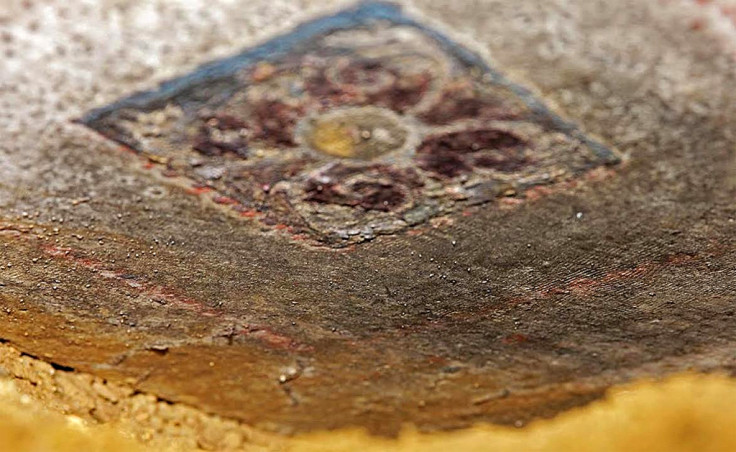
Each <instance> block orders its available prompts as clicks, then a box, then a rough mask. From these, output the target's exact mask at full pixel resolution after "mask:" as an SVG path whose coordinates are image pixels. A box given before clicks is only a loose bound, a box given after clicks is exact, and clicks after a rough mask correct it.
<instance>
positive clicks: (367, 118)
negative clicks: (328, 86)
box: [299, 107, 409, 160]
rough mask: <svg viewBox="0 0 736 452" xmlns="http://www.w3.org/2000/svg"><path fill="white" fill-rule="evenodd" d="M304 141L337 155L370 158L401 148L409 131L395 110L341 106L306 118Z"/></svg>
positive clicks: (327, 152)
mask: <svg viewBox="0 0 736 452" xmlns="http://www.w3.org/2000/svg"><path fill="white" fill-rule="evenodd" d="M299 134H300V135H301V139H302V140H303V143H304V144H306V145H308V146H309V147H310V148H312V149H313V150H315V151H317V152H319V153H322V154H326V155H329V156H332V157H337V158H346V159H361V160H372V159H374V158H377V157H380V156H382V155H384V154H387V153H390V152H394V151H397V150H399V149H402V148H403V147H404V146H405V144H406V143H407V140H408V138H409V130H408V128H407V126H406V124H404V122H403V121H402V119H401V118H400V117H399V116H397V115H396V114H395V113H393V112H391V111H388V110H385V109H382V108H377V107H351V108H341V109H337V110H332V111H329V112H326V113H323V114H321V115H319V116H317V117H312V118H309V119H307V120H306V121H305V122H304V123H303V124H302V126H301V127H300V131H299Z"/></svg>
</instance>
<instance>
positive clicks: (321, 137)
mask: <svg viewBox="0 0 736 452" xmlns="http://www.w3.org/2000/svg"><path fill="white" fill-rule="evenodd" d="M351 132H352V131H351V128H350V127H348V126H346V125H345V124H340V123H339V122H336V121H323V122H318V123H317V124H315V125H314V127H313V129H312V133H311V137H310V138H311V139H310V142H311V143H310V144H311V145H312V147H314V148H315V149H316V150H318V151H320V152H323V153H325V154H327V155H332V156H335V157H342V158H351V157H355V151H356V144H357V143H356V142H355V138H354V137H353V133H351Z"/></svg>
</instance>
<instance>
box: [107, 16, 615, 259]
mask: <svg viewBox="0 0 736 452" xmlns="http://www.w3.org/2000/svg"><path fill="white" fill-rule="evenodd" d="M96 128H97V129H98V130H100V131H101V132H102V133H104V134H106V135H108V136H112V137H113V138H115V139H116V140H118V141H122V142H124V143H126V144H128V145H129V146H131V147H133V148H134V149H136V150H137V151H139V152H141V153H143V154H144V155H147V156H148V157H149V158H151V159H152V160H154V161H156V162H161V163H164V164H165V165H166V166H167V174H172V175H182V176H184V177H187V178H188V179H190V180H194V181H195V183H196V184H198V185H199V186H203V187H209V188H212V189H214V190H216V191H217V193H218V195H217V196H218V198H217V199H226V200H228V203H229V204H232V205H233V208H235V209H236V210H239V211H241V212H244V213H249V214H250V216H257V217H258V218H260V220H261V222H262V224H264V225H266V226H269V227H277V228H284V227H286V228H288V229H289V230H290V231H291V232H292V233H294V234H302V235H306V236H308V237H311V238H312V239H314V240H316V241H317V242H320V243H323V244H330V245H334V246H341V245H344V244H348V243H352V242H360V241H364V240H368V239H371V238H373V237H375V236H376V235H379V234H392V233H396V232H398V231H401V230H403V229H406V228H409V227H412V226H415V225H417V224H419V223H423V222H426V221H428V220H429V219H431V218H433V217H436V216H438V215H443V214H447V213H449V212H452V211H454V210H456V209H457V208H458V206H462V205H470V204H481V203H485V202H488V201H491V200H493V199H495V198H497V197H499V196H519V195H520V194H522V193H523V191H524V190H525V189H526V188H528V187H531V186H533V185H537V184H544V183H550V182H553V181H555V180H559V179H564V178H569V177H574V176H575V175H576V174H579V173H580V172H581V171H585V170H587V169H589V168H591V167H594V166H596V165H599V164H600V159H598V157H596V155H595V153H593V152H590V149H588V147H587V144H586V143H585V142H584V141H582V140H580V139H579V138H575V137H574V136H572V135H571V134H569V133H565V132H562V131H560V130H559V127H557V126H555V125H554V121H553V120H551V119H550V118H549V117H545V116H544V115H543V114H540V112H539V111H537V110H534V109H533V108H531V107H530V106H529V102H527V101H525V100H524V99H523V98H522V95H520V93H519V92H518V91H515V90H514V89H512V87H510V86H509V85H507V84H503V83H499V82H498V81H496V80H494V79H493V77H491V76H490V75H489V74H488V73H487V72H485V71H483V70H481V69H480V68H478V67H475V66H473V65H470V64H468V63H467V61H465V60H463V59H462V58H459V57H457V55H455V54H453V53H452V52H449V51H448V49H447V48H446V46H444V45H443V44H442V42H440V41H438V40H437V39H435V38H434V37H431V36H428V35H427V34H426V33H424V32H423V31H422V30H420V29H417V28H416V27H412V26H402V25H395V24H381V23H377V24H372V25H371V26H366V27H359V28H354V29H348V30H337V31H333V32H329V33H326V34H324V35H320V36H317V37H315V38H314V39H312V40H308V41H307V42H304V43H303V44H301V45H298V46H296V47H295V48H292V49H291V50H290V51H288V52H285V53H284V54H283V55H280V56H279V57H278V58H270V59H268V60H262V61H260V62H257V63H255V64H251V65H248V66H247V67H244V68H242V69H239V70H237V71H233V73H232V74H229V75H228V76H226V77H221V78H219V79H217V80H216V81H212V82H211V83H206V84H203V83H200V84H193V85H192V87H191V88H190V89H187V90H184V91H182V92H181V93H179V94H178V95H177V96H174V97H172V98H168V99H166V101H165V102H157V103H151V105H146V106H145V108H121V109H119V110H117V111H116V112H115V114H113V115H111V116H109V117H107V118H105V119H104V120H102V121H99V123H98V124H96Z"/></svg>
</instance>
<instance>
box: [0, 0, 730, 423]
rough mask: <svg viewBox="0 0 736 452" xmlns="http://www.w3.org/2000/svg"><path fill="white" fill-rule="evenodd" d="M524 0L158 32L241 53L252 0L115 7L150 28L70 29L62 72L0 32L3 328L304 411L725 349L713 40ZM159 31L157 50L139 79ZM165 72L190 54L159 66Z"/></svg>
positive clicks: (238, 399) (586, 380)
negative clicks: (249, 32) (266, 26)
mask: <svg viewBox="0 0 736 452" xmlns="http://www.w3.org/2000/svg"><path fill="white" fill-rule="evenodd" d="M269 3H273V4H274V5H276V4H279V5H282V6H283V5H284V4H282V3H280V2H269ZM481 3H483V2H481ZM507 3H509V4H505V2H500V3H495V2H489V3H487V4H486V3H483V4H482V5H480V6H479V7H478V8H472V9H471V8H460V9H458V8H456V7H450V6H448V5H449V4H446V3H445V2H441V1H426V2H418V4H417V8H419V9H420V10H421V11H423V12H424V14H425V15H426V17H421V14H419V12H417V11H414V12H412V11H406V10H403V11H400V10H399V9H397V8H395V7H392V6H388V5H385V4H369V5H372V6H364V7H363V8H362V9H361V8H359V9H347V10H344V11H347V12H341V13H340V12H338V13H334V12H333V13H329V14H328V15H327V16H322V17H326V18H322V19H316V22H314V21H309V20H305V21H302V22H301V23H302V24H306V25H301V26H299V27H297V28H295V29H294V30H296V31H288V30H284V29H283V28H282V29H281V31H280V34H279V36H281V37H280V38H275V39H276V40H275V41H274V40H265V44H262V45H261V46H260V47H259V46H256V47H251V48H252V49H253V50H249V51H246V52H245V53H244V54H241V55H240V56H236V57H233V58H230V59H226V60H220V62H215V63H212V64H210V65H208V66H205V67H204V68H203V69H199V70H196V69H195V70H192V64H191V63H190V61H191V60H187V58H188V55H190V54H191V55H199V54H198V53H197V52H196V51H195V50H194V49H196V48H197V44H194V43H188V44H187V43H184V42H179V40H178V39H177V38H176V36H175V35H174V36H172V34H171V33H169V32H168V28H167V27H177V26H178V25H177V22H176V20H175V19H176V17H179V16H182V17H185V19H181V20H184V21H186V23H187V24H189V25H191V27H193V28H192V29H193V30H200V31H201V33H202V34H197V33H199V32H196V33H195V31H191V30H190V31H191V33H193V36H201V38H198V39H201V40H202V42H206V41H207V39H206V38H205V37H204V36H206V35H207V34H213V35H214V36H216V37H217V38H218V39H220V38H221V39H224V40H225V42H226V45H224V48H221V49H220V50H219V51H218V52H219V53H218V52H214V53H213V55H214V54H217V55H223V54H226V53H227V54H230V55H232V54H233V53H236V52H237V51H238V50H239V49H242V48H243V45H242V44H244V43H246V42H247V43H249V44H251V45H252V44H253V42H254V39H252V38H249V39H245V40H244V41H237V40H234V39H231V40H229V41H228V40H226V38H225V37H224V36H225V35H224V31H222V30H225V29H229V30H232V29H233V28H232V27H237V26H238V24H241V23H244V21H245V20H246V18H244V17H243V16H238V14H239V13H238V11H239V9H238V8H235V7H232V8H233V9H228V8H230V7H228V6H226V5H225V4H217V5H215V6H212V8H213V9H214V10H216V11H220V13H221V14H220V15H219V16H213V17H218V19H215V18H210V19H202V17H204V15H196V18H195V17H189V16H186V14H183V13H182V14H179V13H177V11H179V10H177V9H174V10H173V12H172V11H169V10H166V9H165V8H163V11H164V12H160V13H156V14H160V15H161V17H165V18H166V19H167V23H168V24H169V25H167V26H166V27H165V26H163V25H161V26H160V28H156V27H153V26H152V25H150V24H149V25H145V26H143V25H136V24H138V22H136V21H137V20H139V18H138V17H137V16H135V15H133V13H126V12H119V14H121V17H123V19H120V20H121V21H122V22H123V23H124V24H126V26H130V27H134V28H133V29H134V30H136V31H135V33H131V34H130V35H125V36H123V37H117V38H116V37H110V38H109V41H108V42H104V41H105V40H103V39H101V36H100V34H94V33H92V32H89V31H84V30H81V31H80V30H77V31H68V32H67V31H62V30H55V31H53V33H52V32H49V33H51V35H52V36H59V39H57V40H56V41H58V42H62V43H63V42H65V39H62V38H63V37H65V36H67V34H65V33H69V34H70V35H72V34H75V33H76V34H81V36H83V37H84V39H83V40H84V41H85V42H87V45H89V46H90V49H92V50H90V51H89V54H90V55H91V56H89V61H87V60H84V61H86V64H82V63H81V62H77V63H75V64H76V66H80V67H81V66H84V67H85V70H88V71H90V72H89V75H90V77H81V76H79V77H70V78H68V79H67V78H64V76H62V75H59V74H63V73H64V70H63V69H58V68H59V67H62V68H64V67H67V66H64V65H63V64H64V62H67V63H68V62H69V61H76V60H73V59H72V58H77V57H78V55H79V54H80V53H74V52H71V51H69V50H65V52H67V53H65V54H64V55H62V56H57V57H48V58H49V59H50V60H51V61H52V62H54V63H55V64H56V66H55V65H53V64H49V66H48V67H49V69H48V71H49V74H50V75H49V77H46V78H41V77H34V78H32V79H31V78H30V76H29V75H23V74H30V73H31V71H30V69H31V68H33V67H35V66H34V65H35V64H37V63H36V62H35V61H34V60H32V59H31V56H28V55H33V53H32V52H28V55H26V56H23V57H17V58H16V59H12V58H9V66H11V69H12V68H13V67H16V68H21V69H18V70H15V69H13V70H9V71H8V74H9V75H8V77H9V78H10V79H11V81H12V82H13V83H14V84H15V85H16V86H27V89H25V88H24V89H19V88H17V89H14V90H10V89H9V90H8V91H7V92H8V95H7V97H6V98H5V99H4V100H3V105H4V106H3V108H7V105H8V104H10V103H12V104H13V105H16V106H17V107H14V108H13V109H9V108H8V109H7V111H8V112H9V113H7V115H8V116H7V117H8V118H10V120H8V121H7V122H6V123H2V124H0V125H2V127H3V132H2V133H3V134H4V136H7V137H9V138H8V139H7V140H6V142H4V144H3V146H4V148H3V153H2V154H0V163H2V166H1V167H0V175H1V176H2V180H0V217H1V220H0V242H1V243H0V251H1V252H2V255H1V256H2V259H1V262H0V264H2V267H1V268H2V270H0V284H2V285H0V300H1V302H2V307H3V309H4V311H3V312H4V314H3V315H2V316H1V317H0V338H2V339H3V340H6V341H9V342H11V343H12V344H13V345H14V346H16V347H18V348H20V349H21V350H23V351H24V352H26V353H28V354H30V355H33V356H37V357H39V358H42V359H45V360H49V361H52V362H54V363H55V364H56V365H58V366H64V368H72V369H75V370H77V371H79V372H88V373H92V374H95V375H98V376H102V377H105V378H108V379H110V380H113V381H124V382H127V383H128V384H130V385H132V386H134V387H135V388H136V389H137V390H140V391H145V392H150V393H153V394H156V395H157V396H159V397H161V398H163V399H166V400H172V401H180V402H185V403H188V404H191V405H193V406H195V407H197V408H200V409H202V410H205V411H208V412H212V413H217V414H220V415H224V416H227V417H232V418H235V419H239V420H242V421H244V422H247V423H249V424H252V425H255V426H258V427H261V428H267V429H272V430H276V431H279V432H286V433H288V432H295V431H309V430H315V429H323V428H334V427H344V426H361V427H365V428H367V429H369V430H371V431H373V432H379V433H384V434H391V433H395V432H396V431H397V430H398V429H399V428H400V426H401V425H402V423H406V422H411V423H414V424H417V425H418V426H419V427H420V428H423V429H440V428H453V427H458V426H463V425H468V424H470V423H473V422H477V421H483V420H488V421H494V422H504V423H515V422H519V421H526V420H528V419H533V418H535V417H539V416H547V415H552V414H554V413H557V412H559V411H560V410H562V409H564V408H566V407H569V406H573V405H576V404H580V403H583V402H585V401H587V400H590V399H592V398H594V397H596V396H597V395H599V394H600V393H601V391H602V390H603V389H605V388H606V387H608V386H609V385H610V384H612V383H616V382H621V381H625V380H627V379H629V378H631V377H639V376H659V375H664V374H667V373H669V372H674V371H678V370H685V369H693V368H694V369H700V370H713V369H716V370H725V371H731V369H732V368H733V365H734V356H733V354H732V353H731V351H732V350H733V346H734V341H736V333H734V331H736V330H735V329H734V326H736V316H734V315H733V312H734V307H733V302H734V299H735V298H736V293H734V290H735V289H734V286H733V280H734V268H736V267H735V265H736V256H735V255H734V241H733V237H734V228H735V227H736V225H735V223H734V218H736V217H735V215H736V212H735V211H734V205H733V199H734V194H736V193H735V191H736V185H735V184H734V183H733V171H734V168H736V165H734V155H733V154H734V149H735V148H736V147H735V146H736V138H734V135H733V130H734V124H735V123H736V121H735V120H734V118H736V116H735V115H734V105H736V102H734V97H735V96H736V94H734V93H736V90H733V89H732V87H733V80H732V76H731V75H729V74H731V73H732V72H731V71H732V69H733V67H734V66H733V60H732V59H731V58H730V56H728V53H727V52H724V50H723V48H722V47H718V46H717V45H715V44H714V43H722V41H720V40H718V39H716V38H715V37H714V36H711V35H708V34H704V33H703V34H701V32H700V31H699V30H701V29H698V30H695V29H689V28H688V27H687V23H686V22H684V21H683V20H681V17H686V18H687V17H689V16H688V15H687V14H685V13H683V11H686V12H688V14H689V11H690V10H688V9H687V8H686V7H685V6H677V7H676V6H669V7H665V6H656V7H655V6H652V5H642V4H641V2H634V1H632V2H624V3H622V4H621V5H620V6H618V5H616V6H611V5H610V4H608V5H606V4H607V3H608V2H605V1H601V2H582V1H581V2H570V3H566V4H565V5H564V7H562V6H550V5H549V4H548V2H541V1H540V2H537V1H533V0H528V1H524V2H507ZM511 3H513V5H511ZM288 5H292V6H284V7H285V8H287V7H289V8H300V5H301V4H296V3H288ZM293 5H296V6H293ZM248 7H249V6H242V8H248ZM274 7H275V6H274ZM69 8H71V10H69V11H67V13H65V14H67V15H70V17H72V18H75V17H77V16H75V15H81V14H82V11H81V9H79V10H78V9H75V8H77V7H75V6H71V7H69ZM79 8H81V7H79ZM96 8H99V10H93V12H92V13H90V14H93V13H94V14H100V16H104V17H107V16H105V15H106V14H110V15H112V16H114V14H113V13H111V12H110V11H113V10H114V8H112V7H111V6H109V5H108V6H104V5H101V6H97V7H96ZM106 8H110V9H106ZM130 8H133V9H135V8H136V7H134V6H131V7H130ZM668 8H669V9H668ZM693 8H695V6H693ZM166 11H168V12H166ZM265 11H271V10H270V9H268V8H266V9H265ZM17 14H18V17H21V18H22V17H30V16H29V15H30V14H31V13H24V12H22V11H20V9H19V11H18V12H17ZM128 14H130V15H128ZM156 14H154V16H155V17H159V16H156ZM242 14H245V13H242ZM253 14H255V13H253ZM259 14H262V16H258V17H262V18H263V19H262V20H267V19H268V21H270V22H273V21H276V20H278V18H277V17H275V16H269V15H268V14H269V13H268V12H262V13H259ZM681 14H682V15H681ZM186 17H189V18H188V19H186ZM433 18H435V19H442V21H443V22H445V23H447V24H449V25H450V26H452V27H454V28H455V29H456V30H460V31H464V32H467V33H469V34H472V35H473V36H474V38H475V39H476V40H477V41H478V42H479V43H480V44H478V46H480V47H485V48H486V49H491V50H492V51H493V56H494V60H493V64H492V65H490V60H489V59H488V57H487V56H483V54H482V52H481V51H480V47H478V48H476V47H474V45H473V44H472V43H466V42H465V40H463V39H462V38H461V37H459V35H456V34H455V33H454V32H452V31H449V30H445V29H443V28H442V27H441V26H440V25H438V24H437V23H435V22H434V21H433ZM376 19H380V20H376ZM29 20H30V19H29ZM60 20H61V19H60ZM69 20H70V21H71V20H72V19H69ZM106 20H107V19H105V20H101V22H100V23H101V25H100V27H101V29H103V28H104V27H105V26H106V27H109V30H115V25H114V24H115V23H116V21H117V20H118V19H109V21H106ZM140 20H142V19H140ZM198 21H203V22H202V23H200V22H198ZM218 21H221V22H222V23H221V24H220V22H218ZM77 22H79V21H77ZM77 22H74V23H77ZM143 23H144V24H148V22H143ZM215 24H220V26H215ZM310 24H311V25H310ZM69 26H70V27H71V26H72V25H71V23H70V24H69ZM135 27H138V28H135ZM147 27H148V28H147ZM150 27H153V28H151V30H153V31H151V30H149V31H146V30H148V29H149V28H150ZM197 27H199V28H197ZM228 27H230V28H228ZM109 30H108V31H109ZM205 30H207V31H206V32H205ZM439 30H442V31H439ZM621 30H626V33H622V32H621ZM686 31H687V32H686ZM14 33H15V32H14ZM85 33H92V34H89V35H87V34H85ZM99 33H101V34H102V35H104V34H105V32H104V31H101V32H99ZM146 33H148V34H146ZM283 33H286V34H283ZM137 34H142V35H141V36H142V38H141V41H138V40H137V39H138V38H137ZM16 35H18V36H22V33H20V32H17V33H16V34H13V35H12V36H16ZM91 36H97V38H98V39H97V40H95V39H92V38H91ZM110 36H113V34H112V32H110ZM448 36H453V38H452V39H450V38H448ZM13 39H18V38H13ZM70 39H71V38H70ZM719 39H720V38H719ZM98 41H99V42H98ZM461 41H462V45H461V44H457V43H458V42H461ZM11 42H15V41H12V40H11ZM154 42H155V43H159V44H161V47H160V48H159V47H155V46H154V47H155V48H147V49H146V50H145V51H144V52H142V53H140V54H136V53H132V54H130V55H127V58H128V59H123V60H120V59H114V58H112V57H111V58H112V59H107V57H106V56H105V55H106V54H105V53H104V49H105V48H107V47H108V46H117V45H120V46H127V45H132V44H130V43H137V44H136V45H139V46H142V47H141V48H143V47H145V45H144V44H150V43H154ZM363 42H365V43H368V44H369V45H366V46H365V47H361V45H360V43H363ZM274 43H275V44H274ZM3 45H7V46H10V45H15V44H3ZM38 45H39V46H40V44H38ZM157 45H158V44H157ZM164 47H165V48H167V49H174V50H169V51H170V52H174V54H175V55H177V56H176V58H174V57H172V58H173V59H168V60H167V59H166V57H164V55H165V54H166V52H164V50H162V49H163V48H164ZM13 48H15V47H13ZM30 48H35V47H33V46H30ZM272 48H278V49H279V52H280V53H278V54H273V53H272V52H271V51H270V50H269V49H272ZM633 48H636V49H638V50H636V51H634V50H632V49H633ZM156 49H159V50H156ZM259 49H260V50H259ZM263 49H266V50H269V51H267V52H266V51H264V50H263ZM374 50H375V51H377V52H378V53H377V54H371V53H370V52H371V51H374ZM79 52H81V54H83V55H87V54H86V53H84V51H82V50H80V51H79ZM366 52H367V53H366ZM200 53H201V52H200ZM24 55H25V54H24ZM136 55H137V56H136ZM142 55H146V57H144V56H142ZM151 55H156V57H157V58H158V57H160V58H162V61H166V62H167V63H164V64H163V67H165V69H166V70H164V69H161V70H160V71H159V72H155V77H153V76H151V75H150V74H146V73H145V71H144V73H143V74H138V75H137V76H135V77H134V76H133V75H130V74H136V72H135V70H136V68H137V67H138V66H136V65H137V64H141V65H142V64H144V62H145V61H147V58H150V56H151ZM207 55H210V54H209V53H208V54H207ZM397 55H398V56H397ZM479 55H481V56H479ZM177 58H178V59H177ZM206 59H211V58H210V57H208V58H204V56H201V55H200V57H198V58H197V59H196V61H198V62H202V61H204V60H206ZM90 61H99V62H100V64H98V65H95V64H91V63H90ZM184 61H188V63H186V64H185V63H184ZM103 62H104V63H105V64H102V63H103ZM68 64H71V63H68ZM116 64H118V65H119V66H116ZM167 65H168V66H167ZM172 66H173V68H172ZM126 67H127V68H129V69H127V70H128V72H126V71H125V70H124V69H122V68H126ZM54 68H57V69H54ZM76 70H78V71H79V70H82V69H76ZM108 71H109V72H108ZM116 71H120V72H116ZM292 72H293V73H292ZM85 74H86V73H85ZM121 74H122V75H121ZM125 74H127V75H125ZM172 74H190V75H179V78H174V79H173V81H170V82H166V83H164V84H163V85H162V86H161V87H160V88H158V89H153V88H154V86H155V82H154V79H155V80H156V81H160V80H163V79H164V78H171V75H172ZM501 74H504V75H503V76H502V75H501ZM126 77H132V78H133V79H134V81H131V80H130V79H129V78H126ZM136 77H137V78H136ZM88 79H93V80H96V83H97V84H98V86H96V87H95V88H94V89H90V91H89V92H87V91H85V86H86V85H85V83H86V82H85V80H88ZM437 80H439V81H437ZM310 83H311V85H310ZM140 89H144V90H145V89H149V90H150V89H153V90H152V91H149V92H148V93H146V94H140V95H135V96H133V97H126V96H129V95H130V93H131V92H133V91H135V90H140ZM320 89H326V92H321V91H320ZM310 90H311V91H310ZM37 92H38V93H45V94H44V95H41V94H38V97H34V96H36V94H35V93H37ZM98 93H104V94H102V95H101V97H100V98H97V96H96V94H98ZM53 95H58V96H61V98H62V99H63V100H64V101H65V102H67V104H63V103H62V112H63V113H59V112H58V111H56V110H54V109H53V108H54V107H53V104H54V101H53ZM75 96H76V97H75ZM4 97H5V96H4ZM121 98H122V99H123V100H122V101H120V102H115V99H121ZM325 99H326V100H328V101H329V102H327V103H326V104H324V105H323V104H322V103H321V102H319V101H320V100H325ZM34 102H35V103H34ZM264 102H265V104H264ZM101 105H110V107H103V109H102V110H95V108H99V107H100V106H101ZM259 105H266V106H265V107H263V110H259V107H258V106H259ZM90 111H92V113H89V112H90ZM264 111H265V112H269V113H271V115H269V114H263V112H264ZM468 112H469V113H468ZM39 118H40V119H39ZM80 118H81V122H82V124H80V123H79V121H80ZM563 118H564V119H563ZM72 119H76V120H77V122H73V121H72ZM273 120H275V121H276V122H271V121H273ZM90 128H91V129H94V130H91V129H90ZM97 131H99V132H101V133H102V134H104V135H106V136H107V137H101V136H100V135H99V134H98V133H97ZM110 138H112V139H110ZM120 143H124V145H122V146H121V145H120ZM613 149H615V150H616V151H613ZM126 151H133V152H126ZM320 187H321V188H320ZM355 231H357V233H355V234H354V233H353V232H355Z"/></svg>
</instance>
